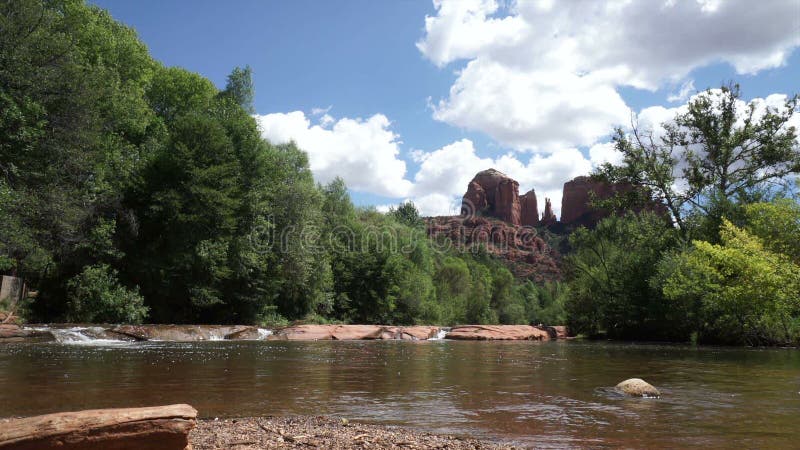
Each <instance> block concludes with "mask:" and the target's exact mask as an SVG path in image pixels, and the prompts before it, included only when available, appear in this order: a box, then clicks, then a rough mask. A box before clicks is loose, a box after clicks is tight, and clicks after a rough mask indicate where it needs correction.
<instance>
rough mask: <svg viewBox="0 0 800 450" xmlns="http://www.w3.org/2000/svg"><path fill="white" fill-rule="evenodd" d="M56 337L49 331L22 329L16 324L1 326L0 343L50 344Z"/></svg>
mask: <svg viewBox="0 0 800 450" xmlns="http://www.w3.org/2000/svg"><path fill="white" fill-rule="evenodd" d="M54 340H55V337H53V335H52V334H51V333H49V332H47V331H40V330H31V329H26V328H22V327H21V326H19V325H16V324H9V323H6V324H0V342H50V341H54Z"/></svg>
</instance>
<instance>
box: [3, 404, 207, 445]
mask: <svg viewBox="0 0 800 450" xmlns="http://www.w3.org/2000/svg"><path fill="white" fill-rule="evenodd" d="M196 418H197V410H195V409H194V408H192V407H191V406H189V405H168V406H154V407H147V408H121V409H93V410H86V411H76V412H65V413H55V414H46V415H43V416H34V417H26V418H23V419H5V420H2V421H0V450H12V449H13V450H48V449H59V450H78V449H80V450H101V449H102V450H131V449H148V450H186V449H191V446H190V445H189V431H190V430H191V429H192V428H194V426H195V420H196Z"/></svg>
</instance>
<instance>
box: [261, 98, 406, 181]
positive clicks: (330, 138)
mask: <svg viewBox="0 0 800 450" xmlns="http://www.w3.org/2000/svg"><path fill="white" fill-rule="evenodd" d="M256 120H257V121H258V124H259V127H260V128H261V133H262V136H263V137H264V138H266V139H268V140H269V141H271V142H273V143H276V144H279V143H285V142H289V141H295V142H296V143H297V145H298V146H299V147H300V148H301V149H303V150H304V151H306V152H307V153H308V157H309V163H310V166H311V171H312V172H313V173H314V178H315V179H316V180H317V181H319V182H321V183H327V182H329V181H331V180H332V179H333V178H334V177H336V176H340V177H342V178H343V179H344V180H345V182H346V183H347V186H348V187H349V188H350V189H353V190H355V191H363V192H371V193H375V194H378V195H384V196H389V197H403V196H405V195H408V192H409V190H410V189H411V182H410V181H408V180H407V179H405V174H406V163H405V161H403V160H401V159H399V158H398V155H399V153H400V147H399V146H400V143H401V142H400V141H399V140H398V135H396V134H395V133H394V132H392V131H391V130H390V129H389V127H390V122H389V119H388V118H386V116H384V115H383V114H375V115H373V116H372V117H370V118H368V119H366V120H362V119H350V118H342V119H338V120H336V119H334V118H333V117H331V116H330V115H328V114H327V113H325V114H324V115H323V116H322V118H321V121H320V125H312V124H311V121H310V120H309V119H308V118H307V117H306V115H305V114H304V113H303V112H301V111H293V112H290V113H274V114H266V115H261V116H256Z"/></svg>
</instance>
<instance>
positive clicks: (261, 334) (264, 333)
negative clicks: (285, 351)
mask: <svg viewBox="0 0 800 450" xmlns="http://www.w3.org/2000/svg"><path fill="white" fill-rule="evenodd" d="M271 335H272V330H268V329H266V328H259V329H258V340H259V341H265V340H267V338H268V337H269V336H271Z"/></svg>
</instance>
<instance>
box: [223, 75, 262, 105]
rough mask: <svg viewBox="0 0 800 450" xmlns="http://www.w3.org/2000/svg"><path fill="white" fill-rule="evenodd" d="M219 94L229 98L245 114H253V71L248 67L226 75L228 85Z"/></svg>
mask: <svg viewBox="0 0 800 450" xmlns="http://www.w3.org/2000/svg"><path fill="white" fill-rule="evenodd" d="M221 94H222V95H223V96H226V97H230V99H231V100H233V102H234V103H236V104H237V105H239V106H241V107H242V109H244V110H245V111H246V112H248V113H250V114H254V113H255V112H256V110H255V107H254V106H253V100H254V98H255V88H254V87H253V69H251V68H250V66H245V67H244V68H241V67H236V68H234V69H233V72H231V74H230V75H228V84H227V85H226V86H225V90H224V91H222V93H221Z"/></svg>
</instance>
